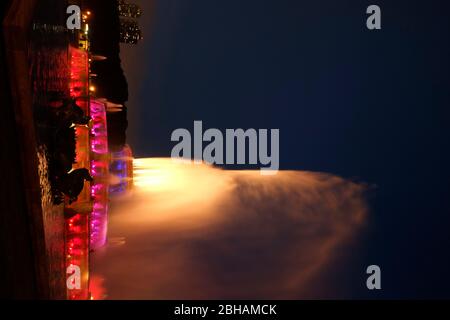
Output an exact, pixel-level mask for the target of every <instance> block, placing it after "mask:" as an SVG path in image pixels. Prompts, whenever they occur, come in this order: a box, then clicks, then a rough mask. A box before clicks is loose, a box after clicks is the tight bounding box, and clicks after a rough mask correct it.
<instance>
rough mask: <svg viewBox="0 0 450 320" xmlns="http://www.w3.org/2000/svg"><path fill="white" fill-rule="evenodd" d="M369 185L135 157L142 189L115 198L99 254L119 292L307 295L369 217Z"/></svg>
mask: <svg viewBox="0 0 450 320" xmlns="http://www.w3.org/2000/svg"><path fill="white" fill-rule="evenodd" d="M364 191H365V187H364V186H362V185H360V184H356V183H353V182H350V181H346V180H344V179H342V178H339V177H336V176H332V175H328V174H323V173H312V172H302V171H280V172H279V173H278V174H277V175H275V176H262V175H260V173H259V171H257V170H254V171H225V170H220V169H217V168H214V167H213V166H210V165H206V164H202V165H196V164H193V163H190V162H187V163H175V162H173V161H172V160H171V159H169V158H168V159H162V158H149V159H135V160H134V189H133V192H132V194H130V196H129V197H128V198H126V199H124V200H121V201H117V202H116V203H115V204H114V210H113V212H112V214H111V219H110V225H109V236H110V237H125V238H126V241H123V243H122V245H120V246H106V247H105V249H104V250H103V252H101V254H99V255H94V257H93V271H94V273H99V274H101V275H102V276H103V277H105V283H104V285H105V286H106V288H107V291H108V292H109V295H110V297H111V298H124V299H127V298H129V299H153V298H159V299H164V298H168V299H169V298H171V299H174V298H176V299H178V298H180V299H197V298H209V299H211V298H299V297H308V292H309V291H308V289H311V288H312V287H316V283H315V282H314V279H316V278H317V277H318V276H319V275H320V274H321V271H322V270H324V269H325V268H326V267H327V266H328V264H329V263H330V261H331V260H332V259H333V258H335V257H336V252H337V249H338V248H340V247H342V246H344V245H345V244H346V243H348V241H349V240H350V239H352V238H353V236H355V235H356V234H358V231H359V230H361V226H362V225H363V223H364V220H365V216H366V204H365V201H364Z"/></svg>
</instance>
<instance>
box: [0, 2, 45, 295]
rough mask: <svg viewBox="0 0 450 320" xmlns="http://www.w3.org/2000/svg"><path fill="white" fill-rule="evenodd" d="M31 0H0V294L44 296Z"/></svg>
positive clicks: (42, 227)
mask: <svg viewBox="0 0 450 320" xmlns="http://www.w3.org/2000/svg"><path fill="white" fill-rule="evenodd" d="M35 5H36V1H35V0H12V1H6V2H5V3H2V7H3V8H2V9H3V10H2V17H1V18H2V34H1V39H0V41H1V45H0V48H1V52H0V75H1V76H0V92H1V101H2V104H1V105H2V111H3V115H2V117H0V119H1V120H0V122H1V123H0V130H1V131H0V135H1V143H2V144H1V145H2V149H3V150H2V152H1V168H2V169H3V173H2V179H1V180H2V199H1V201H0V216H1V220H0V221H1V222H0V237H1V240H0V261H1V263H0V268H1V269H0V273H1V275H0V277H1V278H0V282H1V284H2V285H1V286H0V297H1V298H10V299H48V298H50V282H49V274H48V271H47V261H46V252H45V233H44V225H43V218H42V208H41V201H40V197H41V196H40V186H39V177H38V172H37V164H38V159H37V154H36V146H37V144H36V136H35V129H34V122H33V114H32V97H31V94H30V90H29V88H30V79H29V75H28V62H27V37H28V30H29V27H30V24H31V20H32V16H33V11H34V8H35Z"/></svg>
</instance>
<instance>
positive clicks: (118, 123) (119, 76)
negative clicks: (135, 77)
mask: <svg viewBox="0 0 450 320" xmlns="http://www.w3.org/2000/svg"><path fill="white" fill-rule="evenodd" d="M85 8H87V9H89V10H90V11H91V12H92V14H91V18H90V21H89V24H90V33H91V34H90V35H91V52H92V53H93V54H96V55H102V56H105V57H107V59H106V60H103V61H97V62H93V63H92V70H91V71H92V72H93V73H95V74H97V75H98V76H97V78H95V79H94V80H93V83H94V84H95V86H96V88H97V91H96V96H98V97H102V98H106V99H108V100H109V101H111V102H114V103H119V104H123V105H124V106H125V103H126V101H127V100H128V83H127V80H126V78H125V75H124V73H123V70H122V66H121V60H120V38H119V35H120V21H119V12H118V3H117V1H116V0H88V1H86V2H85ZM127 126H128V121H127V110H126V107H124V109H123V111H121V112H116V113H110V114H108V139H109V146H110V149H111V150H113V151H114V150H118V149H120V148H121V147H122V146H123V145H124V144H125V143H126V129H127Z"/></svg>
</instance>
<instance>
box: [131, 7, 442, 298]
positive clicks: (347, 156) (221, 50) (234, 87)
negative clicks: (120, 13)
mask: <svg viewBox="0 0 450 320" xmlns="http://www.w3.org/2000/svg"><path fill="white" fill-rule="evenodd" d="M370 4H377V5H379V6H380V7H381V10H382V30H376V31H369V30H368V29H367V28H366V18H367V15H366V13H365V11H366V8H367V6H368V5H370ZM146 6H148V3H147V4H143V7H144V10H146V11H144V12H145V15H144V16H143V17H142V18H141V20H145V22H141V24H143V26H144V36H145V39H144V41H143V43H142V44H140V45H139V46H138V48H126V49H124V50H123V59H124V62H125V68H126V73H127V78H128V81H129V84H130V96H131V98H130V101H129V103H128V107H129V113H130V115H129V121H130V128H129V131H128V135H129V137H130V139H129V142H130V144H131V145H132V147H133V148H134V151H135V153H136V155H137V156H146V157H147V156H149V157H151V156H170V151H171V148H172V146H173V143H171V141H170V134H171V132H172V131H173V130H174V129H176V128H187V129H189V130H192V126H193V121H194V120H202V121H203V125H204V127H205V128H212V127H213V128H219V129H225V128H244V129H245V128H269V129H270V128H279V129H280V161H281V168H282V169H297V170H311V171H320V172H328V173H333V174H336V175H340V176H343V177H345V178H350V179H355V180H357V181H362V182H365V183H367V184H369V185H371V186H373V187H372V188H371V189H370V192H369V194H368V200H369V203H370V205H371V213H370V220H369V223H368V226H367V230H366V232H365V234H364V236H363V237H362V238H361V239H360V241H359V242H360V243H361V245H360V248H359V250H358V252H359V254H358V256H357V257H352V259H354V260H355V262H354V263H353V264H352V265H351V267H350V268H349V269H346V270H336V272H337V273H336V274H338V277H339V280H338V281H339V283H341V286H342V287H343V288H344V289H343V293H342V297H358V298H379V297H383V298H408V297H419V298H428V297H441V298H442V297H447V298H449V297H450V290H449V287H450V280H449V277H448V271H449V270H450V236H449V227H450V170H449V164H450V161H449V160H450V159H449V155H450V153H449V147H450V143H449V138H450V126H449V121H450V112H449V108H450V3H449V2H448V1H437V0H433V1H411V0H410V1H403V0H402V1H399V0H395V1H392V0H391V1H356V0H353V1H350V0H348V1H335V0H327V1H324V0H317V1H303V0H292V1H288V0H276V1H264V0H258V1H242V0H240V1H211V0H196V1H186V0H179V1H175V0H161V1H159V0H156V2H155V5H154V6H153V9H150V8H146ZM136 57H137V58H138V59H139V60H138V59H136ZM131 60H133V61H131ZM349 256H351V253H349ZM369 264H378V265H380V267H381V268H382V271H383V280H382V283H383V290H381V292H369V291H368V290H367V289H366V288H365V285H364V284H365V280H364V279H365V273H364V270H365V267H366V266H367V265H369ZM330 277H333V274H330Z"/></svg>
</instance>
